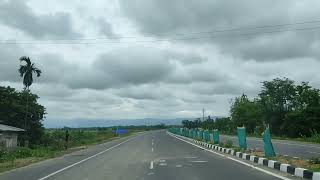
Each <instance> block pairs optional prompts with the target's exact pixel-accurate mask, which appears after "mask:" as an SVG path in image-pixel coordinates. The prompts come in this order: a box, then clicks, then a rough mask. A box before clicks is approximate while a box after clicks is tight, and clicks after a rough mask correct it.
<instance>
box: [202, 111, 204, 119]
mask: <svg viewBox="0 0 320 180" xmlns="http://www.w3.org/2000/svg"><path fill="white" fill-rule="evenodd" d="M202 121H204V108H202Z"/></svg>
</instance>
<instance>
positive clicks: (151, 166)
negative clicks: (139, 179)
mask: <svg viewBox="0 0 320 180" xmlns="http://www.w3.org/2000/svg"><path fill="white" fill-rule="evenodd" d="M150 169H153V161H151V162H150Z"/></svg>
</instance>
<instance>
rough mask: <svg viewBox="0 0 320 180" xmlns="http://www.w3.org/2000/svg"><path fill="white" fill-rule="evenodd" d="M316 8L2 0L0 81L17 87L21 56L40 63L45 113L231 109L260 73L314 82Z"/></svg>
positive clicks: (144, 0) (80, 115) (108, 115)
mask: <svg viewBox="0 0 320 180" xmlns="http://www.w3.org/2000/svg"><path fill="white" fill-rule="evenodd" d="M319 9H320V1H319V0H308V1H301V0H281V1H279V0H260V1H257V0H242V1H233V0H201V1H199V0H188V1H185V0H108V1H102V0H99V1H98V0H90V1H81V0H67V1H66V0H55V1H43V0H0V32H1V33H0V39H1V40H0V41H1V42H0V55H1V57H0V85H1V86H4V85H5V86H7V85H10V86H13V87H16V88H18V89H22V88H23V86H22V83H21V78H20V77H19V76H18V72H17V69H18V66H19V63H20V62H19V61H18V58H19V57H20V56H23V55H25V56H29V57H31V59H32V60H33V61H34V62H35V64H36V65H37V66H38V67H39V68H40V69H41V70H42V71H43V74H42V76H41V77H40V78H37V79H36V80H35V83H34V84H33V85H32V87H31V90H32V92H34V93H36V94H38V95H39V96H40V97H41V98H40V100H39V101H40V103H41V104H43V105H44V106H45V107H46V108H47V113H48V114H47V119H46V121H55V120H57V119H64V120H66V121H67V120H68V119H135V118H145V117H161V118H175V117H200V116H201V109H202V108H203V107H204V108H205V109H206V113H207V114H210V115H212V116H214V115H218V116H221V115H228V114H229V107H230V102H231V100H232V98H235V97H237V96H240V95H241V94H242V93H245V94H248V95H249V96H250V97H254V96H256V95H257V94H258V92H259V90H260V88H261V82H262V81H265V80H271V79H273V78H276V77H288V78H290V79H293V80H295V81H298V82H300V81H309V82H310V84H311V85H313V86H314V87H317V88H320V73H319V67H320V59H319V58H320V33H319V31H320V11H319ZM317 21H318V22H317ZM279 25H286V26H279ZM208 32H211V33H208ZM15 42H16V43H15Z"/></svg>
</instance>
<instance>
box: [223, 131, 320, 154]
mask: <svg viewBox="0 0 320 180" xmlns="http://www.w3.org/2000/svg"><path fill="white" fill-rule="evenodd" d="M220 140H221V141H222V142H226V141H227V140H232V141H233V144H234V145H238V144H239V143H238V137H236V136H227V135H220ZM272 144H273V147H274V150H275V152H276V153H277V154H281V155H288V156H291V157H299V158H304V159H310V158H312V157H320V145H319V144H311V143H304V142H297V141H288V140H275V139H273V140H272ZM247 145H248V148H250V149H254V148H257V149H260V150H263V141H262V139H261V138H253V137H247Z"/></svg>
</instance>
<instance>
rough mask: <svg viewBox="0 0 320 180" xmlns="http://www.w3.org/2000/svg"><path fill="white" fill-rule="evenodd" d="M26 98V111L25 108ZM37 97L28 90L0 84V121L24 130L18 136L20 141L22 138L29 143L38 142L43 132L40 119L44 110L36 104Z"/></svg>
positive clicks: (22, 140)
mask: <svg viewBox="0 0 320 180" xmlns="http://www.w3.org/2000/svg"><path fill="white" fill-rule="evenodd" d="M27 98H28V111H26V108H25V106H26V103H27ZM38 98H39V97H38V96H37V95H35V94H32V93H30V91H28V90H24V91H22V92H18V91H16V90H15V89H14V88H11V87H1V86H0V99H1V101H0V119H1V120H2V122H1V123H3V124H6V125H9V126H14V127H19V128H22V129H25V130H26V132H25V133H23V134H21V135H20V136H19V142H20V143H22V142H24V140H28V141H29V142H30V144H31V145H32V144H39V143H40V138H41V137H42V135H43V133H44V128H43V126H42V120H43V118H44V115H45V113H46V111H45V108H44V107H43V106H42V105H40V104H38V102H37V100H38ZM25 120H26V121H25Z"/></svg>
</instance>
